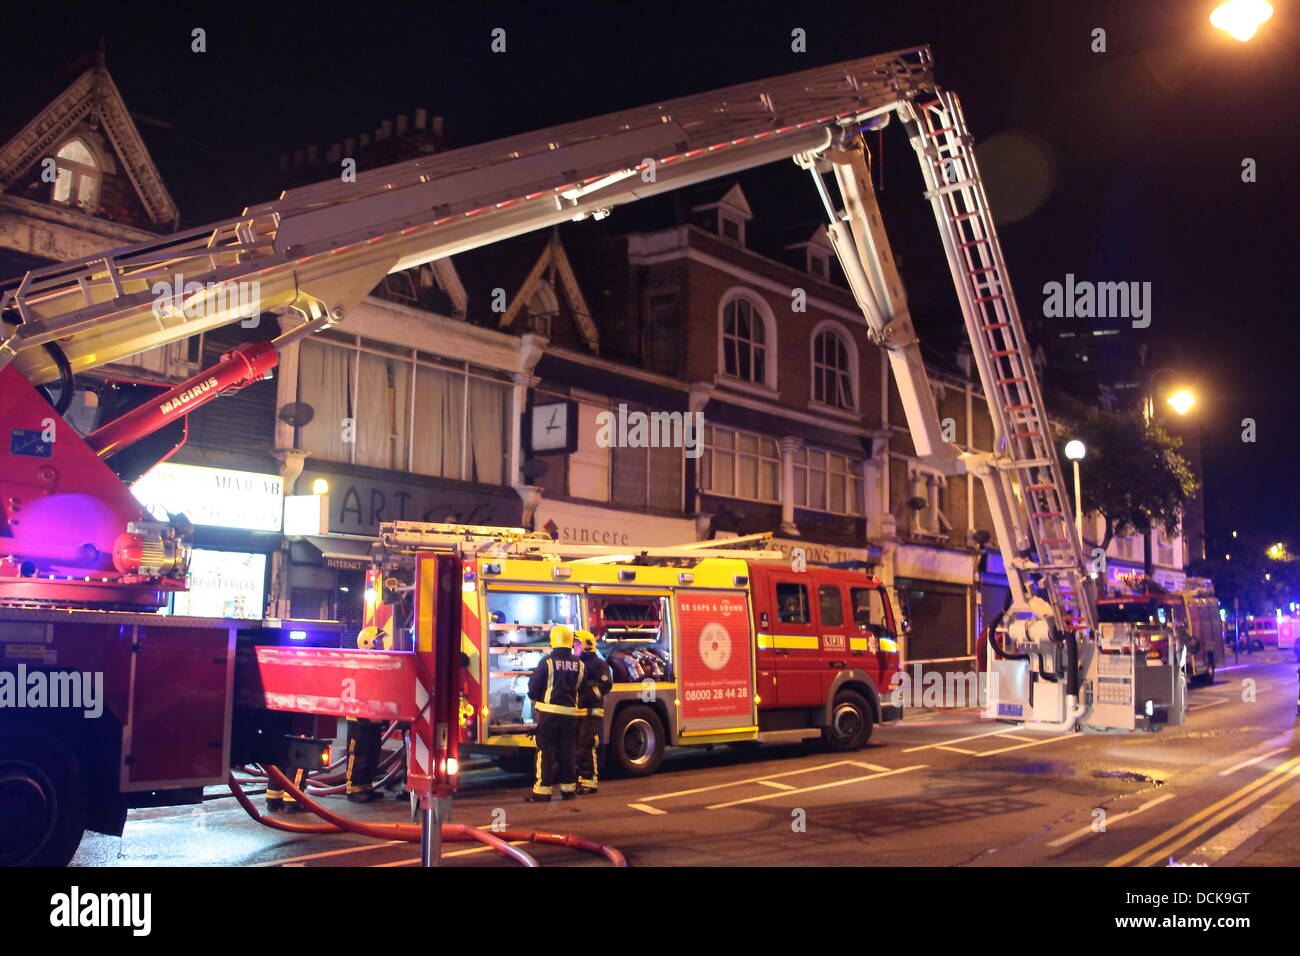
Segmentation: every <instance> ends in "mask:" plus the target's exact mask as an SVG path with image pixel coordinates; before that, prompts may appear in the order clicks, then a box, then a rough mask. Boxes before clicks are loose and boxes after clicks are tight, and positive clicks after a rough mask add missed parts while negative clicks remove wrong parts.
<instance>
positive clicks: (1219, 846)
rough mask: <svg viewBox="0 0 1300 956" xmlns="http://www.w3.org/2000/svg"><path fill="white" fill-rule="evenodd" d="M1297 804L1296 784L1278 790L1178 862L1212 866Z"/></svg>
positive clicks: (1299, 789)
mask: <svg viewBox="0 0 1300 956" xmlns="http://www.w3.org/2000/svg"><path fill="white" fill-rule="evenodd" d="M1298 802H1300V784H1296V785H1295V786H1293V787H1291V788H1290V789H1288V790H1281V791H1279V792H1277V793H1275V794H1273V796H1271V797H1269V798H1268V799H1267V800H1265V801H1264V804H1263V806H1260V807H1256V808H1255V809H1254V810H1252V811H1251V812H1250V813H1248V814H1246V815H1245V816H1244V817H1242V818H1241V819H1240V820H1238V821H1237V822H1236V823H1234V824H1232V825H1231V826H1229V827H1227V828H1226V829H1224V830H1223V831H1221V832H1219V833H1217V834H1215V835H1214V836H1213V837H1212V838H1211V839H1210V840H1209V841H1207V842H1206V843H1203V844H1202V845H1201V846H1199V847H1197V848H1196V849H1194V850H1192V851H1191V852H1189V853H1188V854H1187V855H1186V856H1184V857H1183V858H1182V859H1181V860H1179V861H1178V862H1179V863H1182V864H1183V865H1184V866H1187V865H1191V864H1194V863H1195V864H1202V865H1205V866H1213V865H1214V864H1215V863H1218V862H1219V861H1220V860H1222V859H1223V858H1224V857H1225V856H1227V855H1228V854H1229V853H1231V852H1233V851H1234V850H1236V849H1237V848H1238V847H1239V846H1241V845H1242V844H1243V843H1245V842H1246V841H1247V840H1249V839H1250V838H1251V837H1253V836H1255V834H1257V833H1259V832H1260V831H1262V830H1263V829H1264V828H1265V827H1266V826H1268V825H1269V824H1270V823H1272V822H1273V821H1274V820H1276V819H1277V818H1278V817H1280V816H1281V815H1282V814H1284V813H1286V812H1287V811H1288V810H1290V809H1291V808H1292V807H1293V806H1295V805H1296V803H1298Z"/></svg>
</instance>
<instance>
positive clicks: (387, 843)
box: [253, 840, 406, 866]
mask: <svg viewBox="0 0 1300 956" xmlns="http://www.w3.org/2000/svg"><path fill="white" fill-rule="evenodd" d="M405 842H406V841H405V840H385V841H384V842H383V843H363V844H362V845H361V846H349V847H344V848H343V849H341V850H326V851H325V852H324V853H308V854H307V855H306V856H290V857H285V858H284V859H282V860H271V861H270V862H268V863H254V864H253V866H288V865H289V864H290V863H297V862H298V861H300V860H319V859H321V858H322V857H326V856H341V855H342V854H344V853H360V852H361V851H362V850H373V849H375V848H376V847H381V846H397V845H398V844H399V843H405Z"/></svg>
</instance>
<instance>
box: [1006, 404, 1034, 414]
mask: <svg viewBox="0 0 1300 956" xmlns="http://www.w3.org/2000/svg"><path fill="white" fill-rule="evenodd" d="M1002 407H1003V408H1004V409H1005V410H1006V411H1008V412H1023V411H1024V410H1025V409H1026V408H1033V407H1034V406H1033V405H1003V406H1002Z"/></svg>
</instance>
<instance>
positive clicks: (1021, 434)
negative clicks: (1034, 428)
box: [1011, 432, 1043, 438]
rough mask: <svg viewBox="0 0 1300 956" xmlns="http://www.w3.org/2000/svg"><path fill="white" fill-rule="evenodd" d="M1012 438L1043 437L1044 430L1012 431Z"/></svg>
mask: <svg viewBox="0 0 1300 956" xmlns="http://www.w3.org/2000/svg"><path fill="white" fill-rule="evenodd" d="M1011 437H1012V438H1042V437H1043V434H1042V432H1012V433H1011Z"/></svg>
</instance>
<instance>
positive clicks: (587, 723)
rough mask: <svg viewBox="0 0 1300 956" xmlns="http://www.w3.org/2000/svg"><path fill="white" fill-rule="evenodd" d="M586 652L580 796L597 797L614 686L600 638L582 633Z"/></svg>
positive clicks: (581, 697)
mask: <svg viewBox="0 0 1300 956" xmlns="http://www.w3.org/2000/svg"><path fill="white" fill-rule="evenodd" d="M575 636H576V637H577V639H578V644H579V646H580V647H581V648H582V664H583V668H584V677H583V681H582V687H581V688H579V691H578V707H579V708H580V709H581V710H582V711H583V715H582V717H580V718H578V719H579V722H580V723H579V726H578V791H577V792H578V793H595V792H596V788H597V787H598V786H599V784H600V777H599V775H598V774H599V771H598V769H597V763H598V762H599V754H598V753H597V750H596V748H597V746H598V741H599V740H600V732H601V729H602V728H603V727H604V724H605V695H606V694H608V693H609V691H610V688H612V687H613V686H614V678H613V677H611V676H610V673H609V665H608V664H606V663H605V659H604V658H603V657H601V656H600V655H599V654H597V653H596V635H595V634H592V633H591V631H578V632H577V634H576V635H575Z"/></svg>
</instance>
